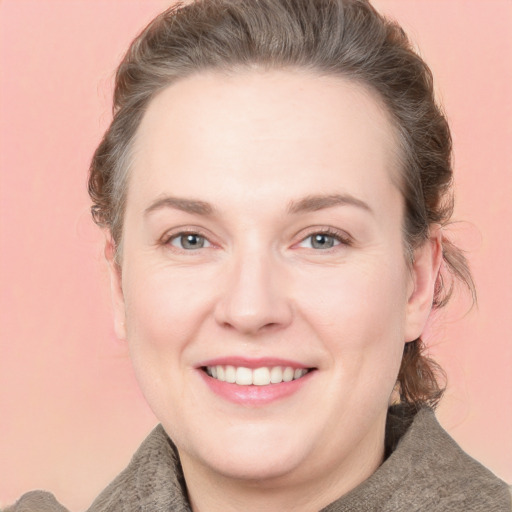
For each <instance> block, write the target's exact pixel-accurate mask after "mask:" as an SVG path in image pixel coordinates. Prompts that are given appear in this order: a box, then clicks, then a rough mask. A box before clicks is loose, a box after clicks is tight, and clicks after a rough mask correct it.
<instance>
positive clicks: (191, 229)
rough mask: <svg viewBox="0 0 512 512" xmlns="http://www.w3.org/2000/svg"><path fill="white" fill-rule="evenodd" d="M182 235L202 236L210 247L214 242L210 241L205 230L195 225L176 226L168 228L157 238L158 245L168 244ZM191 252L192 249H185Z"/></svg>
mask: <svg viewBox="0 0 512 512" xmlns="http://www.w3.org/2000/svg"><path fill="white" fill-rule="evenodd" d="M183 235H198V236H200V237H202V238H204V239H205V240H206V241H207V242H208V243H209V244H210V247H214V246H215V245H216V244H215V243H214V242H212V240H211V236H210V235H209V234H207V233H206V232H205V230H203V229H201V228H199V227H197V226H178V227H175V228H173V229H170V230H169V231H166V232H165V233H164V234H163V235H162V236H161V237H160V239H159V240H158V244H159V245H164V246H169V245H170V242H171V241H172V240H173V239H175V238H178V237H180V236H183ZM175 249H178V250H179V248H178V247H175ZM187 252H192V251H187Z"/></svg>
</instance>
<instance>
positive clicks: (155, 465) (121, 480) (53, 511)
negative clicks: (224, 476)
mask: <svg viewBox="0 0 512 512" xmlns="http://www.w3.org/2000/svg"><path fill="white" fill-rule="evenodd" d="M131 510H173V511H176V512H190V509H189V505H188V501H187V497H186V491H185V484H184V480H183V474H182V471H181V465H180V462H179V457H178V452H177V450H176V447H175V446H174V444H173V443H172V441H171V440H170V439H169V437H168V436H167V434H166V433H165V431H164V429H163V427H162V426H161V425H159V426H157V427H156V428H155V429H154V430H153V431H152V432H151V433H150V434H149V436H148V437H147V438H146V439H145V441H144V442H143V443H142V445H141V446H140V447H139V449H138V450H137V452H136V453H135V455H134V456H133V457H132V460H131V462H130V464H129V465H128V466H127V468H126V469H125V470H124V471H122V472H121V473H120V474H119V475H118V476H117V477H116V478H115V480H114V481H113V482H112V483H111V484H110V485H109V486H108V487H107V488H106V489H105V490H104V491H103V492H102V493H101V494H100V495H99V496H98V497H97V498H96V500H95V501H94V503H93V504H92V505H91V507H90V508H89V509H88V512H126V511H131ZM2 512H68V511H67V509H66V508H64V507H63V506H62V505H60V504H59V503H58V502H57V500H56V499H55V498H54V497H53V496H52V495H51V494H49V493H47V492H42V491H33V492H30V493H27V494H25V495H23V496H22V497H21V498H20V499H19V500H18V501H17V502H16V503H15V504H14V505H12V506H11V507H8V508H7V509H4V510H2Z"/></svg>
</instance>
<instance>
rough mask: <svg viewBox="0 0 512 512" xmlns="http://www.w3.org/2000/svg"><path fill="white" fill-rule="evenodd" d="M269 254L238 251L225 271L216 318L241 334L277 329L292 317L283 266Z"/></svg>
mask: <svg viewBox="0 0 512 512" xmlns="http://www.w3.org/2000/svg"><path fill="white" fill-rule="evenodd" d="M275 260H276V259H275V258H273V257H272V255H269V254H266V253H265V254H261V253H254V251H253V254H250V255H239V256H238V257H237V258H234V259H233V260H232V261H231V262H230V267H229V269H228V270H227V273H226V274H224V276H223V279H224V286H223V287H222V290H221V293H220V296H219V299H218V301H217V304H216V306H215V313H214V314H215V320H216V321H217V323H218V324H220V325H222V326H223V327H225V328H226V327H227V328H231V329H234V330H236V331H238V332H240V333H242V334H246V335H257V334H260V333H262V332H264V331H265V332H267V331H269V330H279V329H282V328H284V327H286V326H288V325H289V324H290V323H291V321H292V316H293V310H292V304H291V301H290V300H289V297H288V296H287V292H286V285H285V282H284V281H285V279H284V274H283V269H282V268H280V265H279V264H278V262H277V261H275Z"/></svg>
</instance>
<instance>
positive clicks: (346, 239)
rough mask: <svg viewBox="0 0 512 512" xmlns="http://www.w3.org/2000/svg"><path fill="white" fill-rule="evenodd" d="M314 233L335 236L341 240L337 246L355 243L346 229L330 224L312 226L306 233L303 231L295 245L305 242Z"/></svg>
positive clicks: (326, 250)
mask: <svg viewBox="0 0 512 512" xmlns="http://www.w3.org/2000/svg"><path fill="white" fill-rule="evenodd" d="M314 235H327V236H331V237H333V238H335V239H336V240H337V241H339V242H340V243H339V244H338V245H336V246H335V247H338V246H339V245H344V246H351V245H353V243H354V239H353V238H352V236H351V235H350V234H349V233H347V232H346V231H343V230H341V229H337V228H333V227H331V226H328V227H327V226H318V227H316V226H312V227H310V228H307V232H306V233H304V231H303V232H302V233H301V234H300V235H299V236H300V239H299V241H298V242H297V243H296V244H294V245H295V246H297V245H298V244H300V243H302V242H304V241H305V240H307V239H308V238H310V237H312V236H314ZM332 249H334V248H331V250H332ZM315 250H316V249H315ZM323 251H325V252H328V251H329V249H323Z"/></svg>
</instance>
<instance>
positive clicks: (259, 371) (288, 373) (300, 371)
mask: <svg viewBox="0 0 512 512" xmlns="http://www.w3.org/2000/svg"><path fill="white" fill-rule="evenodd" d="M206 373H207V374H208V375H209V376H210V377H213V378H214V379H217V380H220V381H222V382H229V383H236V384H238V385H239V386H250V385H254V386H268V385H269V384H280V383H281V382H290V381H292V380H296V379H300V378H301V377H304V375H306V373H308V370H306V369H305V368H297V369H294V368H292V367H291V366H272V367H270V368H269V367H266V366H264V367H262V368H255V369H254V370H251V369H250V368H245V367H243V366H239V367H235V366H231V365H227V366H222V365H216V366H207V367H206Z"/></svg>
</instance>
